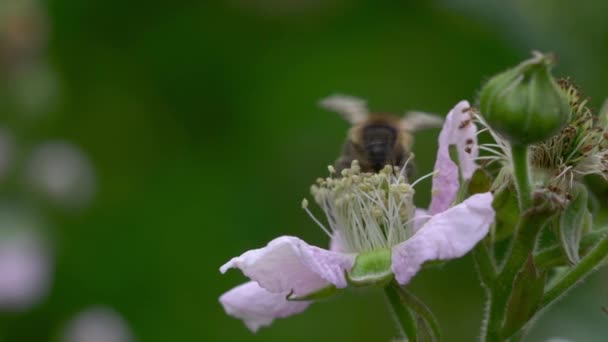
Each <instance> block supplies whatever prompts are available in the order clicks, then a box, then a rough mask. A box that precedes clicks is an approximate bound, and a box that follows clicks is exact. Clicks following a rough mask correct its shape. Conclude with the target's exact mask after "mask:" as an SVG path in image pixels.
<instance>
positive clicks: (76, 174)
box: [27, 141, 96, 208]
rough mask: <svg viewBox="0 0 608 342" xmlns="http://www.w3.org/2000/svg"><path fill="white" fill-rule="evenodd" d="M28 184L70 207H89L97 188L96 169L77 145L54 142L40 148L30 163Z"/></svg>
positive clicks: (56, 201) (58, 202)
mask: <svg viewBox="0 0 608 342" xmlns="http://www.w3.org/2000/svg"><path fill="white" fill-rule="evenodd" d="M27 178H28V183H29V185H30V186H31V187H32V188H33V189H34V190H35V191H36V192H39V193H41V194H43V195H45V196H46V197H48V198H49V199H50V200H51V201H53V202H54V203H56V204H59V205H61V206H63V207H67V208H80V207H83V206H85V205H87V204H88V203H89V202H90V201H91V199H92V198H93V195H94V193H95V189H96V177H95V172H94V170H93V166H92V164H91V162H90V161H89V159H88V158H87V156H86V155H85V154H84V153H83V152H82V151H81V150H80V149H79V148H78V147H76V146H74V145H72V144H70V143H67V142H63V141H52V142H47V143H44V144H43V145H41V146H38V147H37V148H36V149H34V151H33V152H32V155H31V156H30V160H29V161H28V164H27Z"/></svg>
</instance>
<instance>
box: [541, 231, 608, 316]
mask: <svg viewBox="0 0 608 342" xmlns="http://www.w3.org/2000/svg"><path fill="white" fill-rule="evenodd" d="M607 255H608V238H604V239H603V240H602V241H600V243H598V244H597V246H595V247H594V248H593V249H592V250H591V252H589V254H587V255H586V256H585V257H583V258H582V259H581V261H580V262H579V263H578V264H576V266H574V267H573V268H572V269H571V270H570V271H568V273H567V274H566V275H565V276H564V277H563V278H562V279H560V280H559V281H558V282H557V283H556V284H555V285H553V286H552V287H551V288H550V289H549V290H547V292H546V293H545V296H544V297H543V302H542V304H541V308H545V307H547V306H549V305H551V304H552V303H553V302H555V301H556V300H557V299H558V298H560V297H561V296H562V295H563V294H564V293H566V292H567V291H568V290H570V289H571V288H572V287H573V286H574V285H576V284H577V283H578V282H579V281H581V280H582V279H583V278H585V277H586V276H588V275H589V274H590V273H591V272H593V270H595V269H596V268H597V267H598V266H599V265H600V263H601V262H602V261H604V259H606V256H607Z"/></svg>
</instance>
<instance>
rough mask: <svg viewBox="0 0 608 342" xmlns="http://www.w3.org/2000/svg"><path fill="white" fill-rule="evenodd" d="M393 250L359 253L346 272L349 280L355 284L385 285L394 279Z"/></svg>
mask: <svg viewBox="0 0 608 342" xmlns="http://www.w3.org/2000/svg"><path fill="white" fill-rule="evenodd" d="M391 254H392V253H391V250H390V249H381V250H377V251H373V252H367V253H361V254H359V255H357V258H356V259H355V264H354V265H353V267H352V268H351V270H350V271H348V272H347V273H346V276H347V279H348V282H349V283H350V284H352V285H355V286H385V285H386V284H387V283H388V282H390V281H391V280H392V279H393V277H394V276H393V271H392V270H391V257H392V255H391Z"/></svg>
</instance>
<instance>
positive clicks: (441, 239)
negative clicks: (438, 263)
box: [392, 192, 494, 285]
mask: <svg viewBox="0 0 608 342" xmlns="http://www.w3.org/2000/svg"><path fill="white" fill-rule="evenodd" d="M493 221H494V209H493V208H492V194H491V193H489V192H486V193H483V194H476V195H473V196H471V197H469V198H468V199H466V200H465V201H464V202H462V203H460V204H458V205H456V206H454V207H452V208H450V209H448V210H446V211H444V212H442V213H440V214H437V215H435V216H433V217H432V218H431V219H430V220H429V221H428V222H427V223H426V224H425V225H424V226H423V227H422V228H421V229H420V230H419V231H418V232H417V233H416V234H414V236H412V237H411V238H410V239H408V240H406V241H404V242H402V243H401V244H399V245H397V246H395V247H393V256H392V262H393V264H392V270H393V273H394V274H395V278H396V279H397V281H398V282H399V284H402V285H405V284H407V283H409V281H410V279H412V277H413V276H414V275H415V274H416V273H417V272H418V271H419V270H420V267H421V266H422V264H423V263H425V262H426V261H431V260H449V259H454V258H459V257H461V256H463V255H465V254H466V253H467V252H468V251H470V250H471V249H472V248H473V247H475V245H476V244H477V242H479V241H480V240H481V239H483V238H484V237H485V236H486V235H487V234H488V230H489V228H490V225H491V224H492V222H493Z"/></svg>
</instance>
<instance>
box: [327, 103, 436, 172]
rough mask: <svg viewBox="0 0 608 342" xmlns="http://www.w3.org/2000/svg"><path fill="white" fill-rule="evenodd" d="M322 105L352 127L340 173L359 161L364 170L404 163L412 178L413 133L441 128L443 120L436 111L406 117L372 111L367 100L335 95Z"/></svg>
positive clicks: (337, 164)
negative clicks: (354, 161) (410, 160)
mask: <svg viewBox="0 0 608 342" xmlns="http://www.w3.org/2000/svg"><path fill="white" fill-rule="evenodd" d="M319 105H320V106H321V107H323V108H325V109H328V110H330V111H334V112H336V113H338V114H340V115H341V116H342V117H343V118H344V119H345V120H346V121H347V122H349V123H350V124H351V125H352V126H351V128H350V130H349V131H348V135H347V138H346V141H345V143H344V145H343V147H342V154H341V156H340V157H338V159H337V160H336V162H335V164H334V168H335V169H336V172H337V173H338V175H339V174H340V172H341V171H342V170H343V169H346V168H349V167H350V166H351V163H352V161H353V160H357V161H359V165H360V167H361V171H363V172H378V171H380V170H382V169H383V168H384V167H385V166H386V165H391V166H393V167H399V168H400V169H401V168H403V167H404V166H405V168H406V170H405V175H406V176H407V178H408V179H412V177H413V173H414V164H413V163H412V162H408V159H409V158H410V156H411V154H412V152H411V148H412V145H413V143H414V137H413V134H414V133H415V132H416V131H419V130H421V129H426V128H432V127H439V126H441V125H442V123H443V119H442V118H441V117H439V116H436V115H433V114H427V113H422V112H416V111H410V112H407V113H406V114H405V116H403V117H398V116H396V115H393V114H378V113H370V112H369V110H368V109H367V104H366V102H365V100H362V99H359V98H356V97H352V96H347V95H333V96H330V97H328V98H325V99H323V100H321V101H320V102H319Z"/></svg>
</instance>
